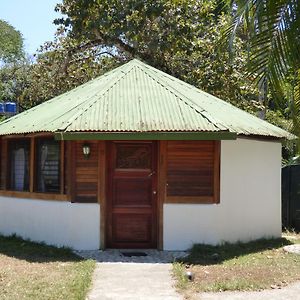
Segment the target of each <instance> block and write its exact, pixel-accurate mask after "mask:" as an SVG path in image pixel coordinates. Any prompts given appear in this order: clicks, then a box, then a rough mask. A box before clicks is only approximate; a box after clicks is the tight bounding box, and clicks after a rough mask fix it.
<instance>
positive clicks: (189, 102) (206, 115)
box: [144, 64, 229, 130]
mask: <svg viewBox="0 0 300 300" xmlns="http://www.w3.org/2000/svg"><path fill="white" fill-rule="evenodd" d="M145 65H146V64H145ZM146 66H147V67H150V68H151V69H152V68H153V67H151V66H149V65H146ZM150 68H148V69H149V71H150V72H153V70H151V69H150ZM153 69H154V70H157V69H155V68H153ZM158 71H159V72H161V73H162V74H164V72H162V71H160V70H158ZM144 72H145V73H146V74H147V75H148V76H149V77H150V78H151V79H152V80H154V81H156V82H157V83H158V84H161V83H160V82H159V81H158V80H157V79H155V77H154V76H153V75H152V74H149V73H148V72H147V71H146V70H145V71H144ZM169 76H171V75H169ZM175 78H176V77H175ZM176 79H178V78H176ZM178 80H180V79H178ZM180 81H181V80H180ZM164 83H165V85H164V88H166V89H167V90H168V91H169V92H171V93H172V94H174V95H175V96H176V97H178V98H179V99H181V100H182V101H183V102H185V103H186V104H187V105H188V106H189V107H190V108H192V109H193V110H195V111H196V112H197V113H199V114H201V115H202V116H203V117H204V118H205V119H207V120H208V121H209V122H210V123H212V124H213V125H214V126H216V127H218V128H219V129H221V130H224V129H225V130H229V129H228V128H227V127H226V126H224V125H223V124H222V123H221V122H220V121H219V120H216V119H215V118H213V117H211V116H210V115H209V113H208V112H207V111H206V110H205V109H204V108H202V107H201V106H199V105H197V104H196V103H194V102H193V101H192V100H190V99H189V98H187V97H186V96H185V95H183V94H182V93H181V92H180V91H178V90H177V89H175V88H174V87H172V86H169V85H168V84H167V83H166V82H165V81H164ZM174 91H176V92H177V93H179V94H180V95H181V96H178V95H177V94H176V93H174ZM200 109H202V111H200ZM215 120H216V121H215Z"/></svg>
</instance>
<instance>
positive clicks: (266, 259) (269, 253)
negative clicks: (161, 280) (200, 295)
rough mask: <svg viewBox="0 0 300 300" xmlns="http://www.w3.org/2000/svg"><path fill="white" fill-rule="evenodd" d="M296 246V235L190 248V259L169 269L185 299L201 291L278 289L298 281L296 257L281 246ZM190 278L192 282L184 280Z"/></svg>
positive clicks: (299, 263) (298, 239)
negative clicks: (189, 276) (189, 275)
mask: <svg viewBox="0 0 300 300" xmlns="http://www.w3.org/2000/svg"><path fill="white" fill-rule="evenodd" d="M293 243H300V234H296V233H291V232H289V233H287V234H286V235H285V237H283V238H280V239H261V240H256V241H253V242H249V243H237V244H224V245H221V246H208V245H194V247H193V248H192V249H191V252H190V255H189V256H187V257H186V258H184V260H182V261H180V262H176V263H174V265H173V271H174V275H175V277H176V279H177V288H178V289H179V290H180V291H182V292H183V293H184V294H185V296H186V297H189V296H190V295H191V294H193V293H197V292H201V291H210V292H217V291H226V290H243V291H245V290H247V291H249V290H261V289H266V288H280V287H282V286H285V285H287V284H288V283H290V282H293V281H296V280H300V255H296V254H290V253H287V252H285V251H284V250H283V249H282V247H283V246H285V245H289V244H293ZM187 271H191V272H192V273H193V274H194V280H193V281H189V280H188V279H187V277H186V276H185V274H186V272H187Z"/></svg>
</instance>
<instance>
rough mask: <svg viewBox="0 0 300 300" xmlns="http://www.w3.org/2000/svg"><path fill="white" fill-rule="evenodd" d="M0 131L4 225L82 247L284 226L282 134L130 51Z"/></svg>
mask: <svg viewBox="0 0 300 300" xmlns="http://www.w3.org/2000/svg"><path fill="white" fill-rule="evenodd" d="M0 136H1V159H0V162H1V168H0V169H1V180H0V187H1V190H0V233H1V234H4V235H10V234H13V233H16V234H17V235H20V236H22V237H24V238H29V239H31V240H35V241H44V242H46V243H48V244H54V245H60V246H62V245H64V246H69V247H72V248H74V249H89V250H91V249H99V248H103V249H105V248H156V249H164V250H183V249H187V248H189V247H190V246H191V245H192V244H193V243H207V244H218V243H222V242H224V241H228V242H235V241H248V240H251V239H256V238H261V237H279V236H280V235H281V188H280V186H281V141H282V139H285V138H289V137H290V134H289V133H288V132H286V131H284V130H282V129H280V128H277V127H276V126H273V125H271V124H269V123H267V122H265V121H262V120H260V119H258V118H256V117H255V116H253V115H250V114H248V113H246V112H244V111H242V110H240V109H238V108H236V107H234V106H232V105H231V104H229V103H227V102H224V101H222V100H220V99H218V98H216V97H214V96H212V95H210V94H207V93H205V92H203V91H201V90H199V89H197V88H195V87H193V86H191V85H189V84H187V83H185V82H183V81H180V80H178V79H176V78H174V77H172V76H170V75H168V74H165V73H164V72H161V71H159V70H157V69H155V68H153V67H151V66H149V65H146V64H145V63H143V62H141V61H139V60H136V59H134V60H132V61H130V62H129V63H127V64H124V65H122V66H121V67H118V68H116V69H114V70H112V71H110V72H108V73H107V74H105V75H103V76H100V77H99V78H96V79H94V80H92V81H90V82H88V83H86V84H83V85H81V86H79V87H77V88H75V89H73V90H71V91H69V92H67V93H65V94H63V95H60V96H58V97H55V98H53V99H51V100H49V101H47V102H44V103H42V104H40V105H38V106H36V107H33V108H31V109H29V110H27V111H25V112H23V113H20V114H18V115H16V116H14V117H12V118H10V119H8V120H5V121H4V122H2V123H1V124H0Z"/></svg>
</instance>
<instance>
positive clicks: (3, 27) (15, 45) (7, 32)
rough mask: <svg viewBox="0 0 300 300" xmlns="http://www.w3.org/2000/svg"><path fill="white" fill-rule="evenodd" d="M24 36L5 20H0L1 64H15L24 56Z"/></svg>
mask: <svg viewBox="0 0 300 300" xmlns="http://www.w3.org/2000/svg"><path fill="white" fill-rule="evenodd" d="M23 54H24V52H23V38H22V34H21V33H20V32H19V31H18V30H16V29H15V28H14V27H13V26H11V25H10V24H9V23H7V22H6V21H4V20H0V62H2V63H3V62H4V63H6V62H13V61H15V60H17V59H19V58H21V57H22V56H23Z"/></svg>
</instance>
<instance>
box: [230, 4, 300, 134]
mask: <svg viewBox="0 0 300 300" xmlns="http://www.w3.org/2000/svg"><path fill="white" fill-rule="evenodd" d="M228 3H229V4H230V6H231V9H232V13H233V20H232V23H231V25H230V26H228V27H227V30H226V31H225V35H226V36H227V38H229V40H230V41H231V42H232V41H233V40H234V37H235V35H236V33H237V32H238V31H239V30H244V32H245V34H246V36H247V39H246V41H247V43H248V47H249V49H250V51H249V54H250V56H249V64H248V70H249V71H250V74H251V76H252V77H254V78H255V79H256V82H257V85H258V86H259V85H261V84H262V83H266V84H267V87H268V89H269V92H270V94H271V95H272V98H273V99H275V100H276V101H277V105H278V107H280V108H281V112H283V113H284V114H285V115H286V117H287V118H291V119H292V121H293V132H294V133H295V134H297V135H298V136H299V135H300V94H299V90H300V77H299V76H300V74H299V72H300V4H299V1H298V0H272V1H271V0H230V1H228Z"/></svg>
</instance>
